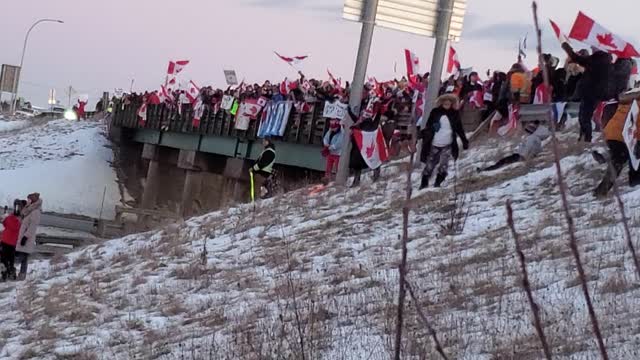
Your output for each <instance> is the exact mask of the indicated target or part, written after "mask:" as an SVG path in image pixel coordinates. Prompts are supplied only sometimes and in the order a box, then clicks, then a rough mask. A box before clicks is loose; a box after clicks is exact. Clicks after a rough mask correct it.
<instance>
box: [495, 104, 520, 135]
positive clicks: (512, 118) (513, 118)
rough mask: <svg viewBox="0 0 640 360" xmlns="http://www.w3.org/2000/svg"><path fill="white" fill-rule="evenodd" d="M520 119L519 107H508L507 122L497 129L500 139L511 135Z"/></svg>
mask: <svg viewBox="0 0 640 360" xmlns="http://www.w3.org/2000/svg"><path fill="white" fill-rule="evenodd" d="M519 119H520V105H519V104H513V105H509V120H508V121H507V123H506V124H505V125H504V126H501V127H500V128H499V129H498V135H500V136H502V137H506V136H509V135H511V134H513V133H514V132H515V131H516V129H517V128H518V120H519Z"/></svg>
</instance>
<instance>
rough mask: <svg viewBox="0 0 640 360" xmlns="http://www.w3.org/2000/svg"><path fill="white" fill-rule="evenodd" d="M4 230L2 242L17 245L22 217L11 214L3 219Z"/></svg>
mask: <svg viewBox="0 0 640 360" xmlns="http://www.w3.org/2000/svg"><path fill="white" fill-rule="evenodd" d="M2 225H3V226H4V231H3V232H2V243H3V244H7V245H11V246H16V245H17V244H18V236H19V234H20V219H19V218H18V217H17V216H15V215H13V214H11V215H9V216H7V217H6V218H5V219H4V220H3V221H2Z"/></svg>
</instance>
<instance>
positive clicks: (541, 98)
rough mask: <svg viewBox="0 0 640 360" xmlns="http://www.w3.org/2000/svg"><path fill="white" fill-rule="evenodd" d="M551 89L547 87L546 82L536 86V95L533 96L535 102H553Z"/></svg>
mask: <svg viewBox="0 0 640 360" xmlns="http://www.w3.org/2000/svg"><path fill="white" fill-rule="evenodd" d="M550 90H551V89H549V88H547V87H546V86H545V85H544V84H540V85H538V87H537V88H536V95H535V97H534V98H533V103H534V104H549V103H551V91H550Z"/></svg>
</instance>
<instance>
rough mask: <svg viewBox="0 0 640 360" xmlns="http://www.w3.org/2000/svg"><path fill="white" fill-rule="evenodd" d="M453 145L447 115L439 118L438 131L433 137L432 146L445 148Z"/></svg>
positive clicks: (451, 130)
mask: <svg viewBox="0 0 640 360" xmlns="http://www.w3.org/2000/svg"><path fill="white" fill-rule="evenodd" d="M452 143H453V129H452V128H451V122H450V121H449V118H448V117H447V115H442V117H440V129H439V130H438V131H437V132H436V133H435V135H434V136H433V142H432V144H433V146H437V147H446V146H449V145H451V144H452Z"/></svg>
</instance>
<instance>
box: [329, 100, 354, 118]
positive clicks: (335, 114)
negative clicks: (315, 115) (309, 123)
mask: <svg viewBox="0 0 640 360" xmlns="http://www.w3.org/2000/svg"><path fill="white" fill-rule="evenodd" d="M348 107H349V105H347V104H343V103H341V102H339V101H335V102H333V103H330V102H328V101H325V103H324V111H323V112H322V116H323V117H326V118H329V119H339V120H342V119H344V118H345V116H347V109H348Z"/></svg>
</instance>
